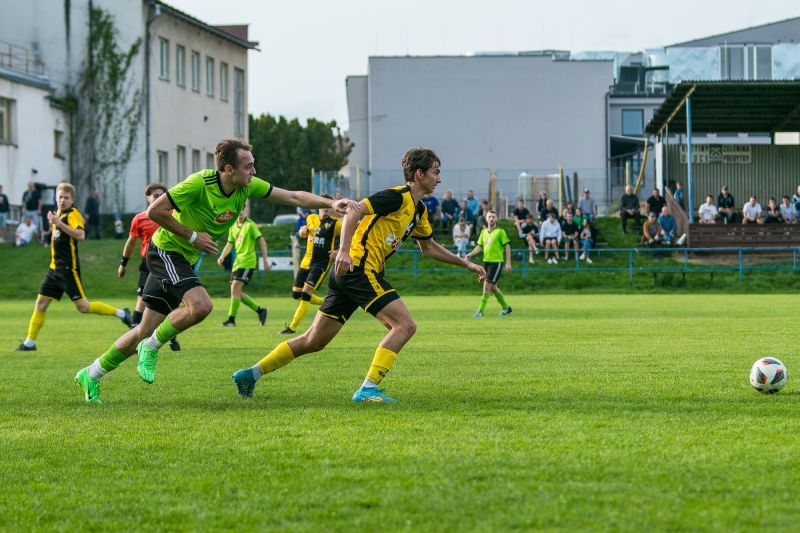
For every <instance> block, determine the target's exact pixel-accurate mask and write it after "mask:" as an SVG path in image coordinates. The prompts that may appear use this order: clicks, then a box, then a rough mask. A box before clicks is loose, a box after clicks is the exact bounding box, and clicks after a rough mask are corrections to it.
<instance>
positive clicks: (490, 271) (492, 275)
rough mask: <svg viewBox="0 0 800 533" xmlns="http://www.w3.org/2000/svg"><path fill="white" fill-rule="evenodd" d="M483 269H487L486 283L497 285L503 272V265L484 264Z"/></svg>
mask: <svg viewBox="0 0 800 533" xmlns="http://www.w3.org/2000/svg"><path fill="white" fill-rule="evenodd" d="M483 268H485V269H486V282H487V283H491V284H493V285H497V282H498V281H499V280H500V274H501V273H502V272H503V263H483Z"/></svg>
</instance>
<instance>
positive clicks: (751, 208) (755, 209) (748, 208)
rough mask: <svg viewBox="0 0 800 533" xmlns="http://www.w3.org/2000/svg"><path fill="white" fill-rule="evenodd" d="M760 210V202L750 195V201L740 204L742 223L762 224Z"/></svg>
mask: <svg viewBox="0 0 800 533" xmlns="http://www.w3.org/2000/svg"><path fill="white" fill-rule="evenodd" d="M761 211H762V210H761V204H759V203H758V200H757V199H756V196H755V195H753V196H751V197H750V201H749V202H747V203H746V204H744V206H742V224H763V223H764V219H763V218H761Z"/></svg>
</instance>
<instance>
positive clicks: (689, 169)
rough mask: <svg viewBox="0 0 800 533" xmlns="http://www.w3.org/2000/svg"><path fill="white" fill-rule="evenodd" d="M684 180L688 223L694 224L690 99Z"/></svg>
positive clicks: (689, 100)
mask: <svg viewBox="0 0 800 533" xmlns="http://www.w3.org/2000/svg"><path fill="white" fill-rule="evenodd" d="M686 145H687V146H686V177H687V179H686V181H687V184H686V185H687V187H688V188H689V200H688V201H689V203H688V205H687V211H689V224H694V192H693V187H692V99H691V98H687V99H686Z"/></svg>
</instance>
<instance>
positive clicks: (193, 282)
mask: <svg viewBox="0 0 800 533" xmlns="http://www.w3.org/2000/svg"><path fill="white" fill-rule="evenodd" d="M250 150H251V147H250V145H249V144H247V143H246V142H244V141H242V140H239V139H227V140H223V141H220V142H219V143H218V144H217V146H216V150H215V154H214V155H215V162H216V166H217V168H216V169H208V170H201V171H200V172H195V173H194V174H192V175H191V176H189V177H188V178H186V179H185V180H184V181H182V182H181V183H179V184H177V185H175V186H174V187H172V188H171V189H170V190H169V191H167V193H166V194H165V195H163V196H161V197H160V198H159V199H158V200H156V201H155V202H153V204H152V205H151V206H150V207H149V208H148V210H147V215H148V216H149V217H150V219H152V220H153V221H154V222H156V223H157V224H158V225H159V226H161V227H160V228H159V229H158V230H157V231H156V233H155V234H154V235H153V239H152V241H151V242H150V247H149V249H148V253H147V263H148V265H149V267H150V275H149V276H148V278H147V282H146V283H145V288H144V291H143V294H142V299H143V300H144V303H145V311H144V315H143V316H142V321H141V322H140V323H139V325H138V326H136V328H134V329H132V330H130V331H129V332H128V333H126V334H125V335H123V336H122V337H120V338H119V339H117V340H116V341H115V342H114V343H113V344H112V345H111V346H110V347H109V349H108V350H107V351H106V352H105V353H103V354H102V355H101V356H100V357H99V358H97V359H96V360H95V361H94V362H93V363H92V364H90V365H89V366H87V367H86V368H84V369H82V370H80V371H79V372H78V374H77V375H76V376H75V381H77V382H78V384H79V385H80V386H81V389H83V394H84V398H85V399H86V401H87V402H89V403H100V379H101V378H102V377H103V376H104V375H105V374H107V373H108V372H110V371H112V370H114V369H115V368H117V367H118V366H119V365H120V364H121V363H122V362H123V361H125V359H127V358H128V357H130V356H131V355H133V354H134V353H137V352H138V354H139V364H138V366H137V370H138V372H139V377H141V378H142V380H144V381H145V382H147V383H152V382H153V381H154V379H155V375H156V365H157V361H158V350H159V349H160V348H161V346H162V345H163V344H164V343H165V342H167V341H169V339H171V338H173V337H174V336H175V335H177V334H178V333H179V332H181V331H184V330H186V329H188V328H190V327H192V326H194V325H195V324H199V323H200V322H202V321H203V320H204V319H205V318H206V317H207V316H208V315H209V313H211V310H212V307H213V304H212V302H211V298H210V297H209V295H208V293H207V292H206V290H205V288H203V286H202V285H201V284H200V280H199V279H198V278H197V274H196V273H195V272H194V269H193V268H192V265H193V264H194V263H195V262H196V261H197V259H198V258H199V257H200V253H201V252H205V253H207V254H211V255H216V254H217V253H218V252H219V250H218V249H217V244H216V242H217V240H218V239H219V238H220V237H222V236H223V235H225V234H226V233H227V231H228V229H229V228H230V227H231V226H232V225H233V224H234V223H235V222H236V219H237V217H238V216H239V213H240V212H241V211H242V209H243V208H244V205H245V202H246V201H247V199H248V198H269V199H270V200H272V201H274V202H278V203H281V204H286V205H293V206H298V207H308V208H314V209H317V208H321V207H324V208H328V209H335V210H336V211H339V212H341V213H344V212H345V211H346V210H347V208H348V207H350V206H355V205H356V204H355V202H351V201H350V200H346V199H340V200H328V199H326V198H322V197H321V196H317V195H316V194H311V193H309V192H304V191H287V190H285V189H279V188H277V187H273V186H272V185H270V184H269V183H267V182H266V181H264V180H261V179H259V178H256V177H255V174H256V169H255V161H254V160H253V154H252V152H251V151H250ZM181 303H183V306H181Z"/></svg>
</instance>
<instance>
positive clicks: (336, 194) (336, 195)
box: [333, 189, 343, 200]
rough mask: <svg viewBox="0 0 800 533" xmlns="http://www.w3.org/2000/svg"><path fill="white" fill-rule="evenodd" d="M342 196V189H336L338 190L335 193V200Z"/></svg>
mask: <svg viewBox="0 0 800 533" xmlns="http://www.w3.org/2000/svg"><path fill="white" fill-rule="evenodd" d="M342 198H343V196H342V191H340V190H339V189H336V192H335V193H333V199H334V200H341V199H342Z"/></svg>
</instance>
